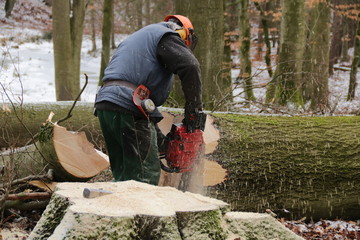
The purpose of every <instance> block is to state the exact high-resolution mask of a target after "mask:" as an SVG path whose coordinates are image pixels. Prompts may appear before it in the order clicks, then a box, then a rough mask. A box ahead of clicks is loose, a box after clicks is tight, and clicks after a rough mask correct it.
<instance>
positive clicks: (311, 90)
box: [302, 2, 330, 112]
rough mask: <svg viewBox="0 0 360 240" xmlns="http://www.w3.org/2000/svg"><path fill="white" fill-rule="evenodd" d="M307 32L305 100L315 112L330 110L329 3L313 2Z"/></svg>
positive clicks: (304, 79) (304, 78) (304, 64)
mask: <svg viewBox="0 0 360 240" xmlns="http://www.w3.org/2000/svg"><path fill="white" fill-rule="evenodd" d="M308 15H309V17H308V19H309V21H308V30H307V31H306V33H307V40H306V43H307V44H306V47H305V52H304V58H303V59H304V63H303V74H302V78H303V79H302V86H303V98H304V100H306V101H310V107H311V109H312V110H313V111H315V112H325V111H326V110H329V106H328V105H329V104H328V95H329V89H328V79H329V72H328V71H324V69H328V68H329V51H330V8H329V7H328V4H327V3H326V2H314V3H312V5H311V6H310V9H309V13H308Z"/></svg>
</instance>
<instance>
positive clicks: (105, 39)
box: [98, 0, 114, 86]
mask: <svg viewBox="0 0 360 240" xmlns="http://www.w3.org/2000/svg"><path fill="white" fill-rule="evenodd" d="M113 6H114V4H113V1H112V0H105V1H104V8H103V25H102V48H101V66H100V77H99V83H98V85H99V86H101V84H102V78H103V77H104V70H105V68H106V66H107V65H108V63H109V60H110V47H111V46H110V44H111V42H110V40H111V30H112V26H113V18H114V17H113V8H114V7H113Z"/></svg>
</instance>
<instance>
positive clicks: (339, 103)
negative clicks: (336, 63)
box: [0, 25, 360, 114]
mask: <svg viewBox="0 0 360 240" xmlns="http://www.w3.org/2000/svg"><path fill="white" fill-rule="evenodd" d="M0 32H1V35H0V41H1V43H2V45H1V53H2V54H1V56H2V57H1V59H0V61H1V65H0V82H1V84H2V87H3V89H1V91H0V98H1V101H2V102H9V97H10V99H11V100H12V101H14V102H20V101H21V100H22V101H23V102H25V103H29V102H50V101H55V80H54V59H53V44H52V41H48V40H42V39H41V36H42V35H43V31H41V30H31V29H26V28H25V29H24V28H14V27H9V26H6V25H4V26H0ZM122 37H123V36H122ZM122 37H119V39H121V38H122ZM119 41H120V40H119ZM119 41H118V42H119ZM97 46H101V42H100V41H99V42H98V44H97ZM91 48H92V43H91V40H90V38H89V36H87V35H85V36H84V40H83V45H82V53H81V54H82V55H81V73H86V74H87V75H88V76H89V84H88V86H87V87H86V89H85V91H84V93H83V94H82V97H81V98H82V101H85V102H93V101H94V98H95V93H96V89H97V82H98V76H99V71H100V54H99V52H97V53H95V54H91V53H89V50H90V49H91ZM348 64H349V63H348ZM253 65H254V66H253V74H254V76H255V77H254V79H253V84H254V85H255V86H265V84H266V83H267V82H268V81H269V80H270V79H269V77H268V73H267V71H265V70H264V69H265V64H264V63H263V62H254V64H253ZM238 74H239V70H238V69H233V70H232V75H233V78H234V79H235V78H236V77H237V75H238ZM357 76H358V78H359V76H360V74H359V73H358V75H357ZM80 79H81V86H83V84H84V82H85V77H84V75H83V74H82V75H81V76H80ZM348 84H349V72H344V71H335V74H334V75H333V76H332V77H331V78H330V79H329V90H330V96H329V99H330V104H331V107H332V108H334V109H335V111H334V113H336V114H352V113H355V112H358V111H359V107H360V97H359V96H360V85H358V87H357V90H356V93H357V94H356V95H357V96H356V99H355V100H354V101H352V102H347V101H346V96H347V89H348ZM4 90H5V91H4ZM241 92H242V88H241V84H240V85H239V87H237V88H236V89H235V90H234V92H233V94H234V95H235V96H236V97H235V101H236V102H239V103H240V104H238V107H237V108H235V109H236V110H237V111H241V112H251V113H256V112H259V111H260V107H259V106H258V105H251V106H250V108H244V107H241V102H242V101H243V100H244V95H243V94H239V93H241ZM5 93H7V94H8V95H6V94H5ZM254 93H255V96H256V98H257V101H258V102H262V101H263V100H264V97H265V88H264V87H260V88H255V89H254Z"/></svg>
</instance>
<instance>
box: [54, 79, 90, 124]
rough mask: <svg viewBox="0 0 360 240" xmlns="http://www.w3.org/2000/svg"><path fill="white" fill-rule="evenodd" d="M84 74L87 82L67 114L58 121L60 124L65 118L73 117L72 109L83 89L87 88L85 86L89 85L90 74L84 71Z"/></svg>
mask: <svg viewBox="0 0 360 240" xmlns="http://www.w3.org/2000/svg"><path fill="white" fill-rule="evenodd" d="M84 75H85V84H84V86H83V88H82V89H81V91H80V93H79V95H78V96H77V98H76V99H75V101H74V103H73V105H72V106H71V108H70V110H69V112H68V114H67V116H66V117H64V118H62V119H60V120H59V121H57V123H58V124H60V123H61V122H63V121H65V120H67V119H69V118H71V117H72V114H71V113H72V111H73V109H74V107H75V105H76V103H77V101H78V100H79V98H80V96H81V94H82V93H83V91H84V90H85V88H86V86H87V84H88V82H89V81H88V79H89V78H88V75H87V74H86V73H84Z"/></svg>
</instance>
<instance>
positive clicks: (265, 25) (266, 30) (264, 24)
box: [254, 2, 273, 77]
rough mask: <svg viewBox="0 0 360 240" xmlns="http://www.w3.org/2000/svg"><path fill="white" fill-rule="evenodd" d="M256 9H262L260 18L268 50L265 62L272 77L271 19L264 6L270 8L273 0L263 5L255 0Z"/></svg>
mask: <svg viewBox="0 0 360 240" xmlns="http://www.w3.org/2000/svg"><path fill="white" fill-rule="evenodd" d="M254 4H255V6H256V9H257V10H258V11H260V18H261V23H262V27H263V32H264V41H265V45H266V52H265V57H264V59H265V63H266V67H267V71H268V74H269V77H272V75H273V72H272V68H271V43H270V37H269V24H268V23H269V20H268V19H267V16H266V15H265V11H264V9H263V7H265V10H268V9H270V7H269V5H270V4H271V2H265V4H264V5H263V6H261V5H260V4H259V3H258V2H254Z"/></svg>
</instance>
